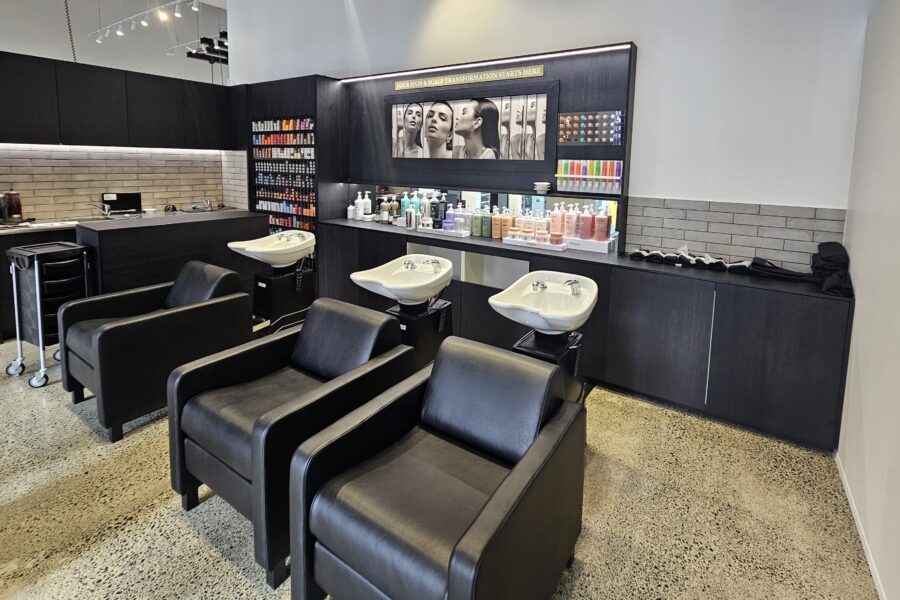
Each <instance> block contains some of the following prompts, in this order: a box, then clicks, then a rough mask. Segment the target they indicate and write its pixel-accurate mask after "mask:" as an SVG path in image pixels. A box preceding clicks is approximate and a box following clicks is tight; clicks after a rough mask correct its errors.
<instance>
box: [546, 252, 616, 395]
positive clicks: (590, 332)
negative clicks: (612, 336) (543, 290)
mask: <svg viewBox="0 0 900 600" xmlns="http://www.w3.org/2000/svg"><path fill="white" fill-rule="evenodd" d="M530 264H531V269H530V270H531V271H559V272H562V273H571V274H573V275H576V276H581V277H587V278H588V279H592V280H593V281H594V283H596V284H597V287H598V288H599V290H598V293H597V304H596V306H594V311H593V312H592V313H591V316H590V317H589V318H588V320H587V321H586V322H585V324H584V325H582V326H581V328H579V329H578V332H579V333H581V334H582V335H583V337H582V341H581V343H582V355H581V370H582V373H583V374H584V375H585V376H586V377H590V378H591V379H603V377H604V375H605V374H606V337H607V329H608V326H609V324H608V319H609V285H610V284H609V279H610V268H609V267H608V266H605V265H597V264H591V263H584V262H578V261H574V260H564V259H557V258H549V257H546V256H535V257H534V258H532V259H531V261H530Z"/></svg>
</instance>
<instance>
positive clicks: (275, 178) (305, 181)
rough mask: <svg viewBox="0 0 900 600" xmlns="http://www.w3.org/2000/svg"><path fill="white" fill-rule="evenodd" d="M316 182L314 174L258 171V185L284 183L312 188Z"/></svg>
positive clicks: (283, 184) (285, 184)
mask: <svg viewBox="0 0 900 600" xmlns="http://www.w3.org/2000/svg"><path fill="white" fill-rule="evenodd" d="M315 184H316V180H315V177H313V176H312V175H301V174H284V173H277V174H275V173H260V172H259V171H257V172H256V185H282V186H292V187H301V188H312V187H313V186H314V185H315Z"/></svg>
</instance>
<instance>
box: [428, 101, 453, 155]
mask: <svg viewBox="0 0 900 600" xmlns="http://www.w3.org/2000/svg"><path fill="white" fill-rule="evenodd" d="M424 127H425V144H426V152H427V157H428V158H453V152H452V150H451V146H450V144H451V142H452V140H453V108H451V107H450V105H449V104H448V103H446V102H444V101H439V102H433V103H431V105H430V106H429V107H428V112H426V113H425V124H424Z"/></svg>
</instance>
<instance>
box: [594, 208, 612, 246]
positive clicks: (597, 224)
mask: <svg viewBox="0 0 900 600" xmlns="http://www.w3.org/2000/svg"><path fill="white" fill-rule="evenodd" d="M594 239H595V240H596V241H598V242H605V241H606V240H608V239H609V215H607V214H606V207H605V206H604V207H603V208H601V209H600V214H599V215H597V216H596V217H594Z"/></svg>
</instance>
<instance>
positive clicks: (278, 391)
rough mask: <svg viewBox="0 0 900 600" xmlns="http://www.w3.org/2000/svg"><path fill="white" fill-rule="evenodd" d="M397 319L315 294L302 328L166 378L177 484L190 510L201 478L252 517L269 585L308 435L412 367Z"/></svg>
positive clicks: (281, 560) (279, 569)
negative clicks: (295, 465) (297, 456)
mask: <svg viewBox="0 0 900 600" xmlns="http://www.w3.org/2000/svg"><path fill="white" fill-rule="evenodd" d="M414 364H415V359H414V354H413V349H412V348H410V347H409V346H404V345H401V344H400V324H399V322H398V321H397V319H395V318H394V317H390V316H388V315H386V314H384V313H381V312H376V311H373V310H369V309H366V308H360V307H358V306H353V305H351V304H346V303H344V302H338V301H337V300H329V299H319V300H316V301H315V302H313V304H312V306H310V309H309V312H308V313H307V316H306V321H305V323H304V324H303V325H302V326H298V327H294V328H291V329H288V330H285V331H284V332H281V333H277V334H273V335H270V336H266V337H264V338H262V339H259V340H256V341H253V342H250V343H248V344H245V345H243V346H240V347H237V348H232V349H231V350H227V351H225V352H221V353H219V354H216V355H214V356H210V357H207V358H204V359H201V360H198V361H195V362H193V363H190V364H187V365H184V366H182V367H180V368H178V369H177V370H176V371H175V372H173V373H172V376H171V377H170V379H169V454H170V458H171V468H172V487H173V488H174V489H175V491H176V492H178V493H179V494H181V496H182V506H183V507H184V508H185V510H190V509H191V508H193V507H195V506H196V505H197V503H198V498H197V487H198V486H199V485H200V483H201V482H202V483H205V484H207V485H208V486H209V487H211V488H212V489H213V491H214V492H215V493H217V494H218V495H219V496H221V497H222V498H224V499H225V500H226V501H227V502H228V503H229V504H231V505H232V506H233V507H234V508H235V509H237V511H238V512H240V513H241V514H242V515H244V516H245V517H247V518H248V519H250V520H251V521H252V522H253V538H254V554H255V557H256V562H258V563H259V564H260V565H261V566H262V567H263V568H264V569H265V570H266V580H267V582H268V583H269V585H270V586H271V587H273V588H275V587H278V585H279V584H281V582H282V581H284V579H286V577H287V566H286V559H287V557H288V553H289V550H290V542H289V537H288V502H287V501H288V473H289V469H290V462H291V456H292V455H293V453H294V451H295V450H296V449H297V446H299V445H300V443H301V442H303V441H304V440H305V439H307V438H308V437H310V436H312V435H313V434H315V433H317V432H318V431H321V430H322V429H324V428H325V427H326V426H328V425H330V424H331V423H333V422H334V421H336V420H337V419H338V418H340V417H342V416H344V415H346V414H347V413H348V412H350V411H351V410H353V409H355V408H357V407H359V406H360V405H361V404H363V403H365V402H366V401H368V400H370V399H372V398H373V397H375V396H376V395H378V394H380V393H381V392H383V391H384V390H386V389H387V388H389V387H390V386H392V385H394V384H396V383H397V382H399V381H401V380H403V379H404V378H406V377H408V376H409V375H410V374H412V373H413V371H414V369H415V366H414Z"/></svg>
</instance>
